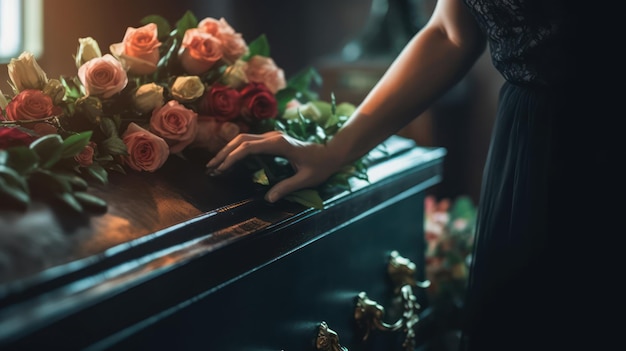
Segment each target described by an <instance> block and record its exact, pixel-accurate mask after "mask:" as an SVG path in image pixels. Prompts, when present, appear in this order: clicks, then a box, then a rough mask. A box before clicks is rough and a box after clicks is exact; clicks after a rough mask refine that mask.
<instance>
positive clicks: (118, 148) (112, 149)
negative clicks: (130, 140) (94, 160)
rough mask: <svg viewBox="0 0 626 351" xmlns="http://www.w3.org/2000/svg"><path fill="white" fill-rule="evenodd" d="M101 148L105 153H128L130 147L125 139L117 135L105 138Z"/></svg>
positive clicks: (100, 145)
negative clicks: (125, 142) (127, 146)
mask: <svg viewBox="0 0 626 351" xmlns="http://www.w3.org/2000/svg"><path fill="white" fill-rule="evenodd" d="M98 147H99V150H100V152H102V153H103V154H105V155H127V154H128V149H127V148H126V144H124V141H123V140H122V139H120V138H119V137H117V136H112V137H110V138H106V139H104V140H103V141H102V142H101V143H100V144H99V145H98Z"/></svg>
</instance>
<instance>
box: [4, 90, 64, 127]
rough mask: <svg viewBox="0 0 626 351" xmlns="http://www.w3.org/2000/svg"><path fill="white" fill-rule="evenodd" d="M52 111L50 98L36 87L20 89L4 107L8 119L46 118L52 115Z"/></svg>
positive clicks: (53, 108) (53, 109) (52, 106)
mask: <svg viewBox="0 0 626 351" xmlns="http://www.w3.org/2000/svg"><path fill="white" fill-rule="evenodd" d="M54 112H55V107H54V105H53V104H52V98H51V97H50V96H49V95H47V94H45V93H44V92H43V91H41V90H37V89H26V90H22V92H21V93H19V94H17V95H16V96H15V97H14V98H13V99H12V100H11V101H10V102H9V104H8V105H7V107H6V113H7V118H8V119H9V120H10V121H21V120H33V119H40V118H46V117H50V116H53V115H54ZM56 112H60V111H56Z"/></svg>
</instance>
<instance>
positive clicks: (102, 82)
mask: <svg viewBox="0 0 626 351" xmlns="http://www.w3.org/2000/svg"><path fill="white" fill-rule="evenodd" d="M78 79H80V81H81V83H83V86H84V87H85V90H86V91H87V95H95V96H98V97H103V98H105V99H107V98H110V97H111V96H113V95H114V94H117V93H119V92H120V91H122V89H124V88H125V87H126V84H128V76H127V75H126V70H124V67H122V64H121V63H120V61H118V60H117V59H116V58H115V57H113V56H112V55H111V54H106V55H104V56H102V57H96V58H93V59H91V60H89V61H87V62H85V64H83V65H82V66H80V68H79V69H78Z"/></svg>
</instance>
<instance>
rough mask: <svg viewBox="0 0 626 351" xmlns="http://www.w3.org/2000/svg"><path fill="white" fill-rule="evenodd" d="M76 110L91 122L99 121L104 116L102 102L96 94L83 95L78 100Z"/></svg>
mask: <svg viewBox="0 0 626 351" xmlns="http://www.w3.org/2000/svg"><path fill="white" fill-rule="evenodd" d="M76 112H77V113H78V114H80V115H82V116H84V117H85V118H87V119H88V120H89V122H91V123H97V122H98V119H99V118H100V116H102V102H101V101H100V99H98V98H97V97H95V96H83V97H81V98H80V99H78V100H76Z"/></svg>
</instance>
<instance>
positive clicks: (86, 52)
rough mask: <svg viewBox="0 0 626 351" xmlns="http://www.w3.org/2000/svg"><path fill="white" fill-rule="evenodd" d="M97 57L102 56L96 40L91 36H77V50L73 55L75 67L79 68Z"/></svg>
mask: <svg viewBox="0 0 626 351" xmlns="http://www.w3.org/2000/svg"><path fill="white" fill-rule="evenodd" d="M97 57H102V51H100V46H99V45H98V42H97V41H96V40H95V39H94V38H92V37H86V38H79V39H78V50H77V51H76V56H75V57H74V59H75V61H76V68H80V66H82V65H84V64H85V62H87V61H89V60H91V59H93V58H97Z"/></svg>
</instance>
